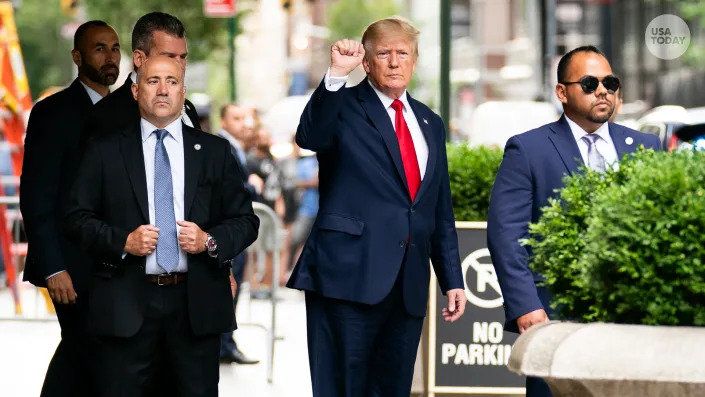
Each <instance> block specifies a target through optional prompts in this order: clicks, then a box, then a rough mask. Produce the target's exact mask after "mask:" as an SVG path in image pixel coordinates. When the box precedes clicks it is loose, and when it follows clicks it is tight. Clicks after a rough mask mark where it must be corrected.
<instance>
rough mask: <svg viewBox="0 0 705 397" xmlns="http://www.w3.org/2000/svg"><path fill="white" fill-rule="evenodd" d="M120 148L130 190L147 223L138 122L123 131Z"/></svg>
mask: <svg viewBox="0 0 705 397" xmlns="http://www.w3.org/2000/svg"><path fill="white" fill-rule="evenodd" d="M138 120H139V119H138ZM120 150H121V151H122V158H123V160H124V162H125V168H126V169H127V175H128V176H129V178H130V183H131V184H132V190H133V191H134V193H135V197H136V198H137V203H138V204H139V207H140V211H142V216H143V217H144V219H145V220H146V221H147V223H149V208H148V200H147V176H146V173H145V171H144V154H143V152H142V134H141V127H140V124H139V122H136V123H132V124H131V125H130V127H128V128H127V129H125V130H124V131H123V133H122V139H121V140H120Z"/></svg>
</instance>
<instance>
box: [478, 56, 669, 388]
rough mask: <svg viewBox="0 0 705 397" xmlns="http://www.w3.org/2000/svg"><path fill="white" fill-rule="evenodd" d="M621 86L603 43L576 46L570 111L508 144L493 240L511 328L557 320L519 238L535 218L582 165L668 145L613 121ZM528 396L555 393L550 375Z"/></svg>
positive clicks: (566, 64)
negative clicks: (551, 317)
mask: <svg viewBox="0 0 705 397" xmlns="http://www.w3.org/2000/svg"><path fill="white" fill-rule="evenodd" d="M619 87H620V83H619V79H618V78H617V77H615V76H614V75H613V74H612V69H611V68H610V65H609V62H608V61H607V59H605V57H604V55H602V53H601V52H600V51H599V50H598V49H597V48H595V47H593V46H586V47H580V48H576V49H575V50H573V51H570V52H569V53H567V54H566V55H564V56H563V58H562V59H561V60H560V62H559V64H558V84H557V85H556V96H557V97H558V99H559V100H560V101H561V103H562V104H563V111H564V114H563V116H562V117H561V118H560V119H559V120H558V121H556V122H553V123H550V124H547V125H544V126H541V127H539V128H537V129H535V130H531V131H528V132H525V133H523V134H520V135H517V136H514V137H512V138H511V139H509V141H508V142H507V145H506V147H505V149H504V159H503V160H502V164H501V166H500V167H499V171H498V173H497V177H496V179H495V182H494V186H493V188H492V195H491V199H490V208H489V216H488V223H487V240H488V244H489V249H490V253H491V256H492V262H493V264H494V267H495V269H496V272H497V278H498V279H499V283H500V286H501V288H502V294H503V297H504V310H505V314H506V322H505V328H506V329H507V330H508V331H512V332H520V333H523V332H524V331H526V330H527V329H528V328H529V327H531V326H532V325H534V324H537V323H541V322H544V321H548V319H549V315H548V314H550V302H549V301H550V296H549V294H548V291H547V290H546V288H545V287H537V285H536V282H538V281H541V280H542V277H541V276H540V275H539V274H535V273H533V272H532V271H531V270H530V268H529V258H530V257H531V250H530V248H529V247H525V246H523V245H521V244H520V243H519V241H520V240H521V239H524V238H528V237H529V234H528V228H529V222H537V221H538V220H539V218H540V216H541V208H542V207H544V206H546V205H547V204H548V199H549V198H550V197H555V196H556V195H557V192H556V189H560V188H561V187H563V181H562V179H563V177H564V176H565V175H567V174H572V173H575V172H578V167H579V165H580V164H582V163H585V164H587V166H588V167H590V168H592V169H595V170H598V171H604V170H605V169H606V168H607V167H612V166H614V165H613V164H615V163H616V162H617V161H618V159H621V158H622V155H623V154H625V153H631V152H633V151H635V150H636V149H637V148H638V147H639V146H640V145H643V146H644V147H646V148H652V149H656V150H660V148H661V145H660V143H659V141H658V138H657V137H655V136H652V135H647V134H643V133H640V132H637V131H634V130H631V129H629V128H626V127H623V126H621V125H618V124H613V123H608V120H609V118H610V116H611V115H612V113H613V112H614V108H615V103H616V100H617V98H616V95H615V92H616V91H617V90H618V89H619ZM547 313H548V314H547ZM527 395H528V396H550V395H551V393H550V390H549V389H548V386H547V385H546V383H545V382H543V380H541V379H537V378H529V379H527Z"/></svg>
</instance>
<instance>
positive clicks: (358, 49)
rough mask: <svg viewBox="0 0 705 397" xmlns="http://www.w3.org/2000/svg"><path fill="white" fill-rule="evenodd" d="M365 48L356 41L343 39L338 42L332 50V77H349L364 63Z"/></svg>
mask: <svg viewBox="0 0 705 397" xmlns="http://www.w3.org/2000/svg"><path fill="white" fill-rule="evenodd" d="M364 56H365V48H364V47H363V46H362V43H360V42H359V41H355V40H348V39H343V40H339V41H336V42H335V44H333V47H331V49H330V75H331V76H333V77H342V76H347V75H349V74H350V72H352V71H353V70H355V68H356V67H358V65H360V64H361V63H362V58H363V57H364Z"/></svg>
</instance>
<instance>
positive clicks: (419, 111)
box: [406, 91, 438, 202]
mask: <svg viewBox="0 0 705 397" xmlns="http://www.w3.org/2000/svg"><path fill="white" fill-rule="evenodd" d="M406 95H407V98H408V100H409V105H411V110H413V111H414V116H416V121H417V122H418V124H419V127H421V132H422V133H423V136H424V138H425V139H426V145H427V146H428V160H427V161H426V171H425V173H424V177H423V179H422V180H421V186H420V187H419V191H418V192H417V193H416V198H415V199H414V202H418V201H419V199H420V198H421V196H423V194H424V193H425V192H426V190H428V185H430V182H429V178H432V177H433V175H435V174H434V171H435V167H436V161H437V160H436V159H437V156H438V147H436V145H437V144H438V140H437V139H436V135H434V133H433V129H432V128H431V124H430V120H433V119H432V118H431V115H430V114H428V113H427V112H425V111H424V110H425V109H424V108H423V107H422V106H420V105H418V104H417V102H416V100H415V99H413V98H411V95H409V92H408V91H407V93H406ZM408 122H409V121H408V120H407V124H408Z"/></svg>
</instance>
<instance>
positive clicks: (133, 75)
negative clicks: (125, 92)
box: [130, 70, 137, 83]
mask: <svg viewBox="0 0 705 397" xmlns="http://www.w3.org/2000/svg"><path fill="white" fill-rule="evenodd" d="M130 81H132V82H133V83H135V82H137V72H135V71H134V70H133V71H131V72H130Z"/></svg>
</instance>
